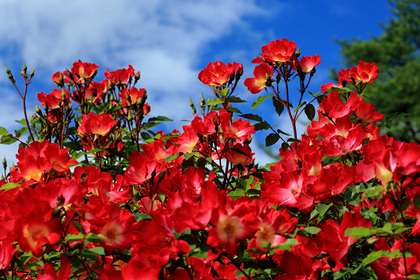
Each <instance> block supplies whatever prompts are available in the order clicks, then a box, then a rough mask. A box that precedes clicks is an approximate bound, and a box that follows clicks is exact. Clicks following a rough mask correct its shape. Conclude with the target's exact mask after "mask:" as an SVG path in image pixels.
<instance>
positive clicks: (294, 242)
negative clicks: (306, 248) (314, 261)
mask: <svg viewBox="0 0 420 280" xmlns="http://www.w3.org/2000/svg"><path fill="white" fill-rule="evenodd" d="M297 244H299V242H298V241H297V240H296V239H294V238H289V239H286V241H285V242H284V243H282V244H280V245H277V246H273V247H271V248H270V249H274V250H291V249H292V246H293V245H297ZM263 246H264V245H263Z"/></svg>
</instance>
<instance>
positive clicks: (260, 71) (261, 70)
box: [244, 64, 273, 94]
mask: <svg viewBox="0 0 420 280" xmlns="http://www.w3.org/2000/svg"><path fill="white" fill-rule="evenodd" d="M272 75H273V71H272V70H271V69H270V67H269V66H268V65H266V64H261V65H258V66H257V67H255V69H254V78H247V79H245V82H244V85H245V86H246V87H247V88H248V90H249V91H250V92H251V93H252V94H256V93H259V92H260V91H262V90H263V89H264V88H265V87H266V85H267V82H269V81H270V78H271V76H272Z"/></svg>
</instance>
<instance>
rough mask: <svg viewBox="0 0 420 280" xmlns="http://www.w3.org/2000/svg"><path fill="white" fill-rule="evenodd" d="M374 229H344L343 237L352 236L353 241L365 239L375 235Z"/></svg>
mask: <svg viewBox="0 0 420 280" xmlns="http://www.w3.org/2000/svg"><path fill="white" fill-rule="evenodd" d="M376 233H377V230H376V229H369V228H365V227H355V228H348V229H346V232H345V233H344V235H345V236H352V237H353V239H355V238H359V237H367V236H371V235H372V234H376Z"/></svg>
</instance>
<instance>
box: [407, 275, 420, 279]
mask: <svg viewBox="0 0 420 280" xmlns="http://www.w3.org/2000/svg"><path fill="white" fill-rule="evenodd" d="M407 278H408V279H420V274H412V275H408V276H407Z"/></svg>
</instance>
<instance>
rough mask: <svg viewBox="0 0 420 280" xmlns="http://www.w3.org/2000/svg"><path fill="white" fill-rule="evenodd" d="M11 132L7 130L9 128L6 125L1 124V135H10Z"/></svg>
mask: <svg viewBox="0 0 420 280" xmlns="http://www.w3.org/2000/svg"><path fill="white" fill-rule="evenodd" d="M8 134H9V132H7V130H6V129H5V128H4V127H1V126H0V135H8Z"/></svg>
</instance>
